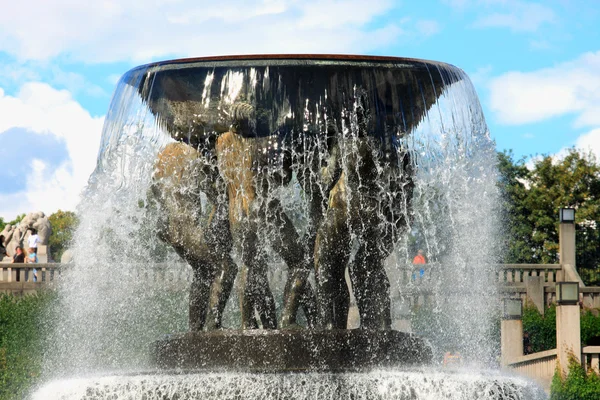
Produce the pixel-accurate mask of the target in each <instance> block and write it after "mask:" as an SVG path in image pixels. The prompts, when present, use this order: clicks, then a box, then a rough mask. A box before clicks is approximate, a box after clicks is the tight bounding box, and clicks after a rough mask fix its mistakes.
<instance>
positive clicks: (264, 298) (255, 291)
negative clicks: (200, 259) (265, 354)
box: [234, 226, 277, 329]
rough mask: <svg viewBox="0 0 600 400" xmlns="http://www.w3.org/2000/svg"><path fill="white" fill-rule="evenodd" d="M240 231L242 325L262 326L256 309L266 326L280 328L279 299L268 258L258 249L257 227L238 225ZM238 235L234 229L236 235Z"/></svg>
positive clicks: (266, 327)
mask: <svg viewBox="0 0 600 400" xmlns="http://www.w3.org/2000/svg"><path fill="white" fill-rule="evenodd" d="M240 231H241V232H240ZM234 232H236V231H234ZM237 232H239V235H240V236H239V239H238V244H237V247H238V254H240V255H241V258H242V271H241V274H240V279H239V288H240V312H241V315H242V329H256V328H257V327H258V325H257V322H256V318H255V311H256V312H258V314H259V318H260V320H261V323H262V326H263V328H265V329H276V328H277V314H276V311H275V299H274V298H273V294H272V293H271V289H270V288H269V282H268V279H267V268H266V262H265V260H264V258H263V257H262V255H261V254H260V253H259V251H258V250H257V241H258V238H257V236H256V227H250V226H246V227H244V228H243V229H238V230H237ZM236 236H237V235H236V234H235V233H234V238H235V237H236Z"/></svg>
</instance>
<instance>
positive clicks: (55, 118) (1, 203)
mask: <svg viewBox="0 0 600 400" xmlns="http://www.w3.org/2000/svg"><path fill="white" fill-rule="evenodd" d="M0 110H2V113H1V114H0V138H1V137H2V133H3V132H5V131H7V130H9V129H11V128H16V127H18V128H26V129H29V130H31V131H33V132H36V133H39V134H48V135H54V136H56V137H58V138H60V139H62V140H64V142H65V145H66V148H67V152H68V154H69V159H68V160H66V161H65V162H63V163H62V164H61V165H59V167H58V168H56V169H49V167H48V165H46V164H45V163H44V162H43V161H41V160H27V155H26V154H24V155H23V158H24V162H29V163H31V168H30V175H29V176H27V177H23V179H24V180H26V189H25V190H24V191H23V192H21V193H17V194H9V195H6V194H4V195H1V196H0V207H2V209H0V215H1V216H3V217H5V218H6V219H11V218H12V217H14V216H15V215H16V214H17V213H22V212H30V211H34V210H42V211H44V212H46V213H52V212H54V211H56V210H57V209H59V208H62V209H74V207H75V205H76V204H77V202H78V201H79V193H80V192H81V190H82V189H83V187H84V186H85V184H86V183H87V179H88V177H89V175H90V174H91V172H92V171H93V169H94V167H95V165H96V156H97V153H98V146H99V143H100V135H101V130H102V123H103V120H104V118H103V117H92V116H90V114H89V113H88V112H87V111H86V110H84V109H83V108H82V107H81V105H80V104H79V103H77V102H76V101H75V100H73V98H72V97H71V94H70V93H69V92H68V91H66V90H56V89H54V88H52V87H51V86H49V85H48V84H45V83H35V82H32V83H27V84H24V85H23V86H22V87H21V89H20V90H19V92H18V94H17V95H16V96H14V97H13V96H8V95H6V94H5V93H4V91H3V90H2V89H0ZM31 145H32V146H35V143H32V144H31Z"/></svg>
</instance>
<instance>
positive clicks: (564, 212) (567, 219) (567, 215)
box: [559, 208, 575, 224]
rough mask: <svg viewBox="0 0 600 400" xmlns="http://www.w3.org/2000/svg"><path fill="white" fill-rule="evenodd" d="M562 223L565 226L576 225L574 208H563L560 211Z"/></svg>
mask: <svg viewBox="0 0 600 400" xmlns="http://www.w3.org/2000/svg"><path fill="white" fill-rule="evenodd" d="M559 215H560V222H561V223H563V224H574V223H575V209H574V208H561V209H560V210H559Z"/></svg>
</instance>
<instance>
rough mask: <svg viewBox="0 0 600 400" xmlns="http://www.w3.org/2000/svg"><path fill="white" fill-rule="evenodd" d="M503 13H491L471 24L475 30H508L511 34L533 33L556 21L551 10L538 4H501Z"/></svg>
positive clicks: (510, 2)
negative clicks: (503, 6)
mask: <svg viewBox="0 0 600 400" xmlns="http://www.w3.org/2000/svg"><path fill="white" fill-rule="evenodd" d="M502 3H504V4H506V6H507V10H506V11H505V12H492V13H490V14H488V15H484V16H481V17H479V18H478V19H477V20H476V21H475V22H474V24H473V26H474V27H476V28H508V29H510V30H511V31H513V32H535V31H537V30H538V29H539V28H540V27H541V26H542V25H544V24H548V23H553V22H555V21H556V15H555V14H554V11H552V9H550V8H548V7H546V6H543V5H541V4H538V3H525V2H517V1H509V2H502Z"/></svg>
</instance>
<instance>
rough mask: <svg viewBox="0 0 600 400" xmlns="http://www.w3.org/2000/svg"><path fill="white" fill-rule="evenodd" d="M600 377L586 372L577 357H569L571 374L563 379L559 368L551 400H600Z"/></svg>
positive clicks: (555, 376) (553, 382) (553, 380)
mask: <svg viewBox="0 0 600 400" xmlns="http://www.w3.org/2000/svg"><path fill="white" fill-rule="evenodd" d="M598 399H600V376H598V374H596V373H595V372H594V371H593V370H590V371H589V372H588V373H586V372H585V370H584V368H583V367H582V366H581V364H580V363H579V361H577V359H576V358H575V357H569V374H568V375H567V377H566V378H565V377H563V375H562V373H561V371H560V369H558V368H557V370H556V372H555V373H554V378H553V379H552V386H551V387H550V400H598Z"/></svg>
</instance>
